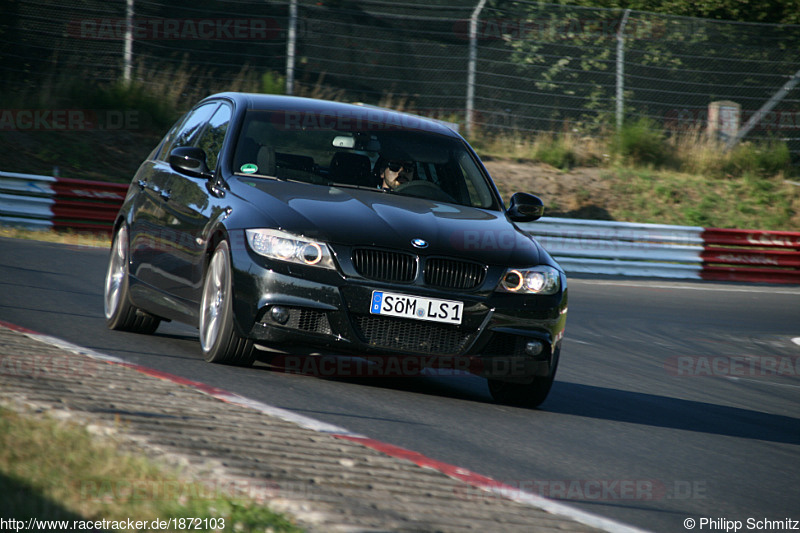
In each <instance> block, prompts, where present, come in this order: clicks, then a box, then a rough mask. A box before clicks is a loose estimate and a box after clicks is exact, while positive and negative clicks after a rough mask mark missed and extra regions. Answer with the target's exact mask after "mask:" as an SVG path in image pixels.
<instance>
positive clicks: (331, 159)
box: [234, 111, 497, 209]
mask: <svg viewBox="0 0 800 533" xmlns="http://www.w3.org/2000/svg"><path fill="white" fill-rule="evenodd" d="M385 161H401V162H402V163H403V164H404V165H405V166H406V168H411V169H413V173H412V174H413V178H412V179H411V181H410V182H409V183H408V184H406V185H403V186H400V187H397V188H396V190H393V191H392V192H393V193H396V194H401V195H404V196H417V197H420V198H426V199H428V200H434V201H440V202H449V203H456V204H461V205H468V206H473V207H482V208H487V209H497V202H496V200H495V197H494V195H493V194H492V191H491V188H490V187H491V186H490V184H489V183H490V182H489V181H488V178H487V176H486V175H485V174H484V173H483V172H482V171H481V169H480V168H479V166H478V164H477V163H476V161H475V160H474V159H473V157H472V156H471V154H470V152H469V151H468V149H467V147H466V146H465V145H464V144H463V142H461V141H460V140H459V139H456V138H453V137H449V136H445V135H439V134H435V133H429V132H425V131H420V130H415V129H410V128H409V129H404V128H401V127H397V126H394V125H389V126H387V124H383V123H372V122H368V121H367V120H360V119H356V118H352V117H344V118H342V117H338V118H337V117H328V116H324V115H320V116H315V115H313V114H311V113H308V114H306V115H304V116H303V117H301V118H297V119H295V117H294V115H293V114H291V113H289V112H287V113H283V114H282V113H281V112H275V113H270V112H267V111H249V112H248V113H247V115H246V117H245V119H244V121H243V125H242V131H241V133H240V135H239V141H238V144H237V148H236V153H235V155H234V172H236V173H239V174H248V175H255V176H265V177H274V178H278V179H286V180H295V181H303V182H306V183H313V184H318V185H322V186H337V187H338V186H344V187H348V186H349V187H360V188H363V189H372V190H375V191H376V192H380V178H379V177H378V170H379V169H378V167H380V166H382V165H383V162H385Z"/></svg>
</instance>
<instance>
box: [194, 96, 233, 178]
mask: <svg viewBox="0 0 800 533" xmlns="http://www.w3.org/2000/svg"><path fill="white" fill-rule="evenodd" d="M230 121H231V108H230V106H229V105H227V104H222V105H221V106H220V107H219V109H217V112H216V113H214V116H212V117H211V119H210V120H209V121H208V127H207V128H206V129H205V131H204V132H203V134H202V135H201V136H200V140H199V141H198V143H197V146H199V147H200V148H202V149H203V151H204V152H205V153H206V163H207V164H208V168H210V169H211V170H214V169H215V168H217V161H218V160H219V152H220V150H222V142H223V141H224V140H225V133H226V132H227V131H228V124H229V123H230Z"/></svg>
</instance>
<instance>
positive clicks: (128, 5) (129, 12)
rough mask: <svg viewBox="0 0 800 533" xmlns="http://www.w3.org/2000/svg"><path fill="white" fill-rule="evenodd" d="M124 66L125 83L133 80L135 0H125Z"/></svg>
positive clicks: (123, 77) (123, 76)
mask: <svg viewBox="0 0 800 533" xmlns="http://www.w3.org/2000/svg"><path fill="white" fill-rule="evenodd" d="M123 62H124V68H123V71H122V79H123V80H125V83H130V82H131V70H132V69H133V0H127V1H126V2H125V46H124V50H123Z"/></svg>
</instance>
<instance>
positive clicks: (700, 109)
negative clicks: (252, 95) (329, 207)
mask: <svg viewBox="0 0 800 533" xmlns="http://www.w3.org/2000/svg"><path fill="white" fill-rule="evenodd" d="M292 4H293V3H292V2H289V1H271V2H270V1H264V0H227V1H224V2H223V1H221V0H194V1H186V0H176V1H171V2H169V3H167V2H165V1H155V0H80V1H76V2H70V3H62V2H59V1H54V0H53V1H51V0H26V1H20V0H6V1H5V2H4V7H3V8H2V10H3V16H2V18H0V73H2V76H0V89H2V91H3V94H6V95H8V94H25V93H31V92H35V91H37V90H39V89H40V88H41V87H42V86H43V85H45V84H46V83H48V82H52V81H53V80H59V79H64V78H70V77H76V76H77V77H79V78H80V79H81V80H87V81H88V80H91V81H97V80H99V81H113V80H119V79H123V78H124V77H126V76H130V77H132V78H134V79H138V80H139V81H141V82H143V83H145V84H146V83H155V82H154V78H156V77H158V76H161V77H162V78H163V77H164V76H170V75H178V74H177V73H180V75H181V76H184V77H189V78H190V79H191V84H192V86H193V87H196V88H201V89H202V88H204V87H207V88H208V89H209V90H211V88H212V87H214V88H216V87H220V86H223V87H224V86H231V87H233V88H236V83H237V80H239V81H240V80H241V78H242V77H243V76H251V77H252V78H253V79H255V80H261V85H260V87H261V90H274V89H275V88H276V85H277V87H278V88H283V80H284V77H285V76H286V75H287V74H288V76H289V80H290V83H291V84H292V88H293V92H294V93H300V94H305V95H316V96H323V97H329V98H337V99H342V100H348V101H361V102H365V103H369V104H374V105H384V106H390V107H396V108H401V109H403V110H406V111H410V112H415V113H419V114H422V115H426V116H431V117H434V118H439V119H444V120H448V121H451V122H457V123H459V124H461V125H462V126H466V129H467V130H468V133H470V134H472V135H478V134H493V133H502V132H509V133H512V134H516V133H518V132H520V133H534V132H555V133H558V132H562V131H565V130H570V131H573V130H578V131H581V132H583V133H587V134H591V133H593V132H598V131H601V130H603V129H608V128H610V127H614V125H615V124H616V123H617V121H618V120H619V119H621V118H624V120H636V119H639V118H648V119H650V120H651V121H652V122H653V124H654V127H656V128H663V129H664V130H666V131H669V132H675V131H705V130H706V128H707V126H708V123H709V115H708V110H709V104H710V103H712V102H720V101H723V102H727V103H726V104H725V108H726V109H728V110H729V113H728V115H726V116H727V118H729V119H730V118H734V119H735V118H736V117H737V116H738V122H739V124H740V125H744V124H745V123H746V122H747V121H748V120H749V119H751V118H753V117H754V115H755V118H753V120H752V121H751V124H750V125H751V126H752V129H751V130H750V131H749V132H748V133H747V136H746V137H745V139H747V140H756V139H759V140H765V139H782V140H785V141H786V142H787V143H788V144H789V146H790V150H791V151H792V152H793V154H794V156H795V157H796V158H797V157H800V95H799V93H798V90H797V89H796V88H795V87H794V85H793V83H796V82H797V81H798V80H799V79H800V46H798V44H800V26H791V25H769V24H747V23H735V22H724V21H717V20H706V19H695V18H686V17H674V16H667V15H657V14H652V13H645V12H637V11H630V10H627V11H626V10H621V9H596V8H581V7H575V6H563V5H553V4H541V3H536V2H524V1H516V2H509V1H500V0H488V1H487V0H470V1H469V2H466V1H459V0H426V1H422V0H403V1H401V2H389V1H385V0H364V1H348V0H315V1H311V0H297V2H296V3H294V6H295V12H296V14H297V16H296V18H294V17H293V16H292V14H293V10H292ZM472 46H474V48H471V47H472ZM287 50H293V56H292V55H291V54H290V60H289V61H287ZM471 50H472V51H473V54H474V55H473V56H472V57H473V58H474V63H472V64H473V65H474V71H473V72H474V76H470V69H471V63H470V57H471V55H470V51H471ZM276 80H279V81H278V82H276ZM473 80H474V85H472V89H470V82H471V81H473ZM212 81H213V82H214V83H212ZM56 86H57V85H56ZM782 88H783V89H784V90H783V91H781V89H782ZM470 94H471V95H472V100H469V95H470ZM768 103H769V106H767V107H770V108H769V109H768V110H767V109H765V105H767V104H768ZM470 104H471V105H470ZM468 109H472V110H474V111H472V112H468V111H467V110H468ZM730 110H732V111H730ZM759 111H762V113H761V114H757V113H758V112H759ZM767 111H768V112H767ZM462 131H463V130H462ZM722 131H723V132H727V133H728V134H732V133H731V131H730V130H728V129H726V128H725V127H724V128H723V130H722Z"/></svg>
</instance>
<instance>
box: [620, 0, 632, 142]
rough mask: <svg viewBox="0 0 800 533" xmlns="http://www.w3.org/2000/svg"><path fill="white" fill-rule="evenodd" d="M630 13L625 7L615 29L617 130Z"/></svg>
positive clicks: (623, 101) (623, 96)
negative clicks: (626, 32) (626, 28)
mask: <svg viewBox="0 0 800 533" xmlns="http://www.w3.org/2000/svg"><path fill="white" fill-rule="evenodd" d="M630 14H631V10H630V9H626V10H625V13H624V14H623V15H622V22H620V23H619V30H618V31H617V131H619V130H620V129H622V119H623V113H624V110H625V26H626V25H627V24H628V15H630Z"/></svg>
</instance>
